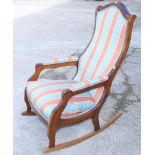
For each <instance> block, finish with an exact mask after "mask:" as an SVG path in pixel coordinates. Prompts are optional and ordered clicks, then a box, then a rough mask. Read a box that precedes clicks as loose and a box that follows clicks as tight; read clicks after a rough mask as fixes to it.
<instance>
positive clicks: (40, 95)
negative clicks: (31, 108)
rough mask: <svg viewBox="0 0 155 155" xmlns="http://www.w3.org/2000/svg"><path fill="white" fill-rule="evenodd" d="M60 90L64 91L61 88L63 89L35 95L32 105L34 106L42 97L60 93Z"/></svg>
mask: <svg viewBox="0 0 155 155" xmlns="http://www.w3.org/2000/svg"><path fill="white" fill-rule="evenodd" d="M62 90H64V88H63V89H54V90H49V91H46V92H43V93H41V94H39V95H37V96H36V97H35V99H34V102H33V103H34V104H36V103H37V101H38V100H39V99H40V98H41V97H44V96H46V95H50V94H54V93H58V92H62Z"/></svg>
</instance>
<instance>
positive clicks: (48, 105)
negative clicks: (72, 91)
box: [40, 96, 92, 113]
mask: <svg viewBox="0 0 155 155" xmlns="http://www.w3.org/2000/svg"><path fill="white" fill-rule="evenodd" d="M90 100H91V101H92V97H89V96H88V97H87V96H86V97H85V96H75V97H73V98H71V99H70V100H69V102H80V101H90ZM59 101H60V99H56V100H52V101H49V102H46V103H45V104H43V105H42V106H41V108H40V111H41V112H42V113H43V111H44V110H45V109H46V108H48V107H50V106H52V105H53V104H59Z"/></svg>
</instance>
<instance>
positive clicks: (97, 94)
mask: <svg viewBox="0 0 155 155" xmlns="http://www.w3.org/2000/svg"><path fill="white" fill-rule="evenodd" d="M103 89H104V88H103V87H101V88H98V89H97V90H96V92H95V94H94V95H93V98H94V101H95V103H97V102H98V100H99V98H100V97H101V96H102V93H103Z"/></svg>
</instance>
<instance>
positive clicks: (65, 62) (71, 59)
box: [28, 56, 79, 81]
mask: <svg viewBox="0 0 155 155" xmlns="http://www.w3.org/2000/svg"><path fill="white" fill-rule="evenodd" d="M78 60H79V58H78V57H75V56H68V57H62V58H52V59H51V60H50V61H48V62H47V63H38V64H36V65H35V73H34V74H33V75H32V76H31V77H30V78H29V79H28V81H36V80H37V79H38V78H39V76H40V73H41V71H42V70H44V69H50V68H58V67H65V66H73V65H75V66H77V65H78Z"/></svg>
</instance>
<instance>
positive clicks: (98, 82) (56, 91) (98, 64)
mask: <svg viewBox="0 0 155 155" xmlns="http://www.w3.org/2000/svg"><path fill="white" fill-rule="evenodd" d="M135 18H136V16H135V15H131V14H130V13H129V12H128V10H127V8H126V7H125V6H124V4H123V3H121V2H118V1H114V2H111V3H109V4H107V5H105V6H98V7H97V8H96V12H95V28H94V33H93V36H92V38H91V40H90V42H89V44H88V46H87V48H86V49H85V50H84V52H83V54H82V55H81V56H80V58H77V57H73V56H69V57H63V58H53V59H51V62H50V63H47V64H42V63H39V64H36V66H35V73H34V74H33V75H32V76H31V77H30V78H29V79H28V82H27V85H26V87H25V102H26V106H27V110H26V111H25V112H23V113H22V115H25V116H31V115H36V114H37V115H39V116H40V117H41V118H42V120H43V121H44V122H45V123H46V124H47V125H48V138H49V146H48V147H46V148H45V149H44V152H51V151H54V150H58V149H62V148H65V147H69V146H72V145H75V144H78V143H80V142H82V141H84V140H86V139H88V138H90V137H92V136H94V135H96V134H97V133H99V132H101V131H102V130H103V129H105V128H107V127H108V126H109V125H111V124H112V123H114V121H115V120H116V119H118V118H119V117H120V116H121V115H122V113H121V112H118V113H117V114H115V115H114V116H112V118H111V119H110V120H108V121H107V122H106V123H105V124H104V125H103V126H101V127H100V125H99V112H100V110H101V108H102V106H103V104H104V102H105V101H106V99H107V97H108V95H109V92H110V87H111V84H112V81H113V79H114V77H115V75H116V73H117V71H118V69H119V68H120V65H121V64H122V62H123V60H124V58H125V56H126V53H127V51H128V48H129V43H130V39H131V33H132V27H133V23H134V20H135ZM71 65H75V66H77V73H76V75H75V76H74V78H73V80H41V79H39V76H40V73H41V71H42V70H44V69H50V68H58V67H64V66H71ZM32 109H33V111H32ZM87 119H92V123H93V126H94V131H92V132H91V133H88V134H87V135H84V136H82V137H80V138H77V139H75V140H72V141H69V142H65V143H62V144H58V145H56V144H55V134H56V131H57V130H58V129H59V128H61V127H64V126H69V125H73V124H77V123H80V122H82V121H84V120H87Z"/></svg>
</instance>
